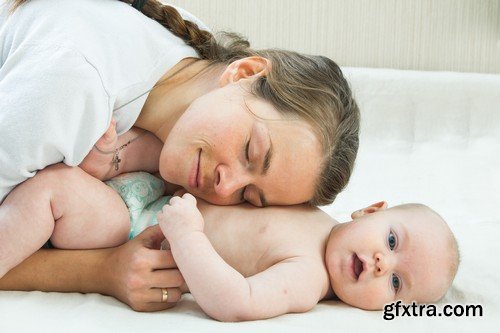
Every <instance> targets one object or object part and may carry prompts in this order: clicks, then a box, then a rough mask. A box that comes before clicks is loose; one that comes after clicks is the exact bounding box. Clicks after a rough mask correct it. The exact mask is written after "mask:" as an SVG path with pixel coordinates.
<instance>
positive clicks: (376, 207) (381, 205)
mask: <svg viewBox="0 0 500 333" xmlns="http://www.w3.org/2000/svg"><path fill="white" fill-rule="evenodd" d="M385 209H387V202H386V201H380V202H377V203H374V204H371V205H370V206H368V207H365V208H362V209H359V210H357V211H355V212H353V213H352V214H351V218H352V219H353V220H354V219H357V218H359V217H361V216H364V215H367V214H372V213H375V212H378V211H381V210H385Z"/></svg>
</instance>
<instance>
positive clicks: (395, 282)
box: [391, 274, 401, 292]
mask: <svg viewBox="0 0 500 333" xmlns="http://www.w3.org/2000/svg"><path fill="white" fill-rule="evenodd" d="M391 280H392V281H391V282H392V287H393V288H394V290H395V292H398V291H399V288H401V281H400V280H399V277H398V276H397V275H396V274H392V277H391Z"/></svg>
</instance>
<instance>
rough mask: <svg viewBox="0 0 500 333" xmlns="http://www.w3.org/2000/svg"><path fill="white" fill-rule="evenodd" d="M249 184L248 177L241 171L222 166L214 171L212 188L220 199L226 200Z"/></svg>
mask: <svg viewBox="0 0 500 333" xmlns="http://www.w3.org/2000/svg"><path fill="white" fill-rule="evenodd" d="M249 183H250V179H249V175H248V174H246V173H245V172H243V170H240V171H238V170H234V169H231V168H230V167H228V166H227V165H222V164H221V165H218V166H217V168H216V169H215V179H214V188H215V193H217V195H218V196H220V197H223V198H227V197H229V196H231V195H233V194H234V193H235V192H237V191H238V190H240V189H242V188H243V187H245V186H246V185H248V184H249Z"/></svg>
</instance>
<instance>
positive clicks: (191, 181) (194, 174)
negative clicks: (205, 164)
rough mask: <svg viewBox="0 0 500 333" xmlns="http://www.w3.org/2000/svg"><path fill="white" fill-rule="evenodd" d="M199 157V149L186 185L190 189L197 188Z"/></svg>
mask: <svg viewBox="0 0 500 333" xmlns="http://www.w3.org/2000/svg"><path fill="white" fill-rule="evenodd" d="M200 155H201V149H200V150H199V151H198V154H197V155H196V158H195V159H194V161H193V165H192V167H191V171H190V172H189V176H188V185H189V187H191V188H197V187H198V186H199V174H200Z"/></svg>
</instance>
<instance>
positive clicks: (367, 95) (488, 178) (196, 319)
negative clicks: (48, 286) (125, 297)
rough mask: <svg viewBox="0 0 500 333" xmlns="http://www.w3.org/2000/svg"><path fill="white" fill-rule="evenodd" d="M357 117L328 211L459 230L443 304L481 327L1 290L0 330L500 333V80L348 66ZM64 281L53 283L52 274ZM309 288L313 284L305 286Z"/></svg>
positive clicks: (327, 310) (343, 217)
mask: <svg viewBox="0 0 500 333" xmlns="http://www.w3.org/2000/svg"><path fill="white" fill-rule="evenodd" d="M345 71H346V73H347V74H348V76H349V77H350V79H351V82H352V86H353V89H354V91H355V94H356V96H357V99H358V102H359V104H360V107H361V110H362V117H363V119H362V135H361V149H360V152H359V158H358V161H357V165H356V169H355V173H354V175H353V178H352V180H351V183H350V185H349V186H348V188H347V189H346V191H345V192H343V193H342V194H341V195H340V196H339V197H338V199H337V201H336V202H335V203H334V204H333V205H331V206H327V207H323V209H324V210H325V211H327V212H328V213H329V214H331V215H332V216H333V217H335V218H336V219H337V220H339V221H347V220H348V219H349V215H350V212H351V211H354V210H356V209H358V208H361V207H364V206H366V205H368V204H370V203H373V202H377V201H379V200H387V201H388V202H389V204H390V205H395V204H400V203H406V202H422V203H425V204H428V205H430V206H431V207H433V208H434V209H435V210H436V211H438V212H439V213H440V214H441V215H442V216H443V217H444V218H445V219H446V220H447V221H448V222H449V224H450V225H451V227H452V229H453V230H454V231H455V234H456V237H457V239H458V242H459V246H460V252H461V258H462V259H461V265H460V268H459V271H458V275H457V278H456V280H455V282H454V284H453V287H452V289H451V290H450V292H449V293H448V294H447V295H446V297H445V299H444V300H443V301H442V302H441V303H440V304H439V306H443V305H444V304H446V303H451V304H462V305H466V304H480V305H481V306H482V307H483V316H482V317H426V316H423V317H414V316H412V317H408V316H405V317H398V318H395V319H394V320H392V321H386V320H384V319H383V312H381V311H372V312H370V311H362V310H359V309H355V308H351V307H348V306H346V305H344V304H342V303H340V302H323V303H321V304H319V305H318V306H316V307H315V308H314V309H313V310H312V311H310V312H308V313H305V314H288V315H284V316H280V317H277V318H273V319H269V320H263V321H255V322H246V323H219V322H217V321H214V320H211V319H209V318H208V317H207V316H205V315H204V314H203V312H202V311H201V310H200V308H199V307H198V306H197V305H196V303H195V302H194V300H193V298H192V297H191V296H190V295H185V296H184V297H183V300H182V301H181V302H180V304H179V306H177V307H176V308H175V309H170V310H167V311H163V312H158V313H137V312H134V311H132V310H131V309H130V308H128V307H127V306H126V305H124V304H122V303H120V302H119V301H117V300H115V299H113V298H111V297H106V296H101V295H97V294H88V295H82V294H78V293H69V294H62V293H43V292H0V332H28V331H30V332H34V331H36V332H114V331H121V332H139V331H146V332H160V331H161V332H166V331H174V332H200V331H202V332H225V331H233V330H238V332H304V331H308V332H333V331H337V332H344V331H345V332H356V331H365V330H373V329H375V330H376V331H379V330H382V329H385V330H389V331H399V330H404V331H407V332H408V331H422V330H424V331H438V330H439V331H444V332H447V331H451V330H453V331H472V330H473V329H474V330H475V329H481V330H482V331H493V330H495V331H497V330H498V327H499V325H498V324H500V311H499V310H500V309H499V308H500V301H499V298H500V288H499V287H498V285H497V284H498V282H499V281H500V266H499V264H498V259H497V258H498V255H499V254H500V217H499V216H500V214H499V204H500V195H499V191H500V172H499V171H500V170H499V167H500V76H499V75H484V74H464V73H448V72H415V71H400V70H389V69H367V68H346V69H345ZM55 274H57V273H55ZM305 283H307V282H306V281H305Z"/></svg>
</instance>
